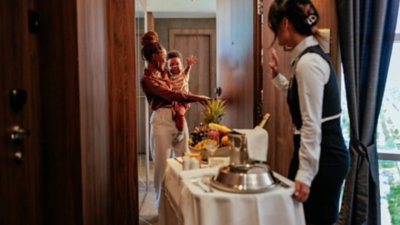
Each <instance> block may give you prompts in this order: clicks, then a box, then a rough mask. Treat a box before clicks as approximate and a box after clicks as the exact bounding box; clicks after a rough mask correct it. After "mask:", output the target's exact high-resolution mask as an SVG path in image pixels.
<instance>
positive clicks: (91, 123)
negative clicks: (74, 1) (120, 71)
mask: <svg viewBox="0 0 400 225" xmlns="http://www.w3.org/2000/svg"><path fill="white" fill-rule="evenodd" d="M100 3H101V4H100ZM77 18H78V45H79V47H78V49H79V87H80V88H79V99H80V104H79V107H80V117H81V120H80V122H81V123H80V125H81V137H82V138H81V148H82V151H81V157H82V198H83V199H82V205H83V224H99V225H107V224H108V220H109V217H108V215H109V209H108V203H109V201H110V199H109V196H107V194H108V193H109V188H110V187H109V186H110V178H109V177H108V175H109V172H108V171H109V169H110V165H109V151H110V147H109V138H108V136H109V123H108V122H107V121H108V120H107V118H108V85H107V83H108V73H107V60H108V58H107V51H106V44H107V43H106V37H107V31H106V9H105V7H104V1H96V0H88V1H78V6H77Z"/></svg>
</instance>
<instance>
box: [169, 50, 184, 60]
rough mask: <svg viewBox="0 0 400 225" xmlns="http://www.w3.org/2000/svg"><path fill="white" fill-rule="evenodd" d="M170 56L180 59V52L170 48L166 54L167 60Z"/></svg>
mask: <svg viewBox="0 0 400 225" xmlns="http://www.w3.org/2000/svg"><path fill="white" fill-rule="evenodd" d="M171 58H180V59H181V60H182V54H181V53H180V52H179V51H177V50H171V51H169V52H168V54H167V60H168V59H171Z"/></svg>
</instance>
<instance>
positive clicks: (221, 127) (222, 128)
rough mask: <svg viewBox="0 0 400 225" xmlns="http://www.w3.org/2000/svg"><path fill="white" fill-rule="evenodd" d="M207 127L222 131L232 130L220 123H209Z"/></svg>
mask: <svg viewBox="0 0 400 225" xmlns="http://www.w3.org/2000/svg"><path fill="white" fill-rule="evenodd" d="M208 127H209V128H211V129H216V130H218V131H220V132H223V133H228V132H231V131H232V130H231V129H230V128H229V127H227V126H225V125H222V124H218V123H209V124H208Z"/></svg>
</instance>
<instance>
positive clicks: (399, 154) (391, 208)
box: [342, 15, 400, 225]
mask: <svg viewBox="0 0 400 225" xmlns="http://www.w3.org/2000/svg"><path fill="white" fill-rule="evenodd" d="M399 58H400V15H399V16H398V18H397V27H396V37H395V40H394V43H393V50H392V57H391V62H390V65H389V71H388V77H387V81H386V88H385V93H384V97H383V101H382V108H381V111H380V115H379V120H378V127H377V148H378V155H379V178H380V192H381V193H380V194H381V224H385V225H386V224H388V225H389V224H391V225H400V214H399V212H400V76H399V74H400V64H399V63H398V61H396V60H395V59H399ZM342 80H343V79H342ZM342 87H344V84H343V82H342ZM344 89H345V88H342V109H343V119H342V127H343V134H344V136H345V139H346V140H347V142H348V141H349V139H350V133H349V125H350V124H349V118H348V114H347V113H348V112H347V103H346V96H345V90H344Z"/></svg>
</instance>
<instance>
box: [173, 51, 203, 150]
mask: <svg viewBox="0 0 400 225" xmlns="http://www.w3.org/2000/svg"><path fill="white" fill-rule="evenodd" d="M196 61H197V58H196V56H193V55H192V56H190V57H188V58H187V59H186V68H185V69H183V65H182V54H181V53H180V52H179V51H176V50H171V51H170V52H168V54H167V69H168V71H169V76H170V79H171V81H172V84H173V89H174V90H182V91H183V92H185V93H189V77H190V68H191V66H192V65H193V64H195V63H196ZM189 107H190V105H189V104H186V103H182V102H174V104H173V110H174V113H175V115H174V119H175V124H176V128H177V129H178V133H177V135H176V136H175V138H174V141H173V144H177V143H179V142H181V141H182V140H183V126H184V124H185V113H186V110H187V109H188V108H189Z"/></svg>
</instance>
